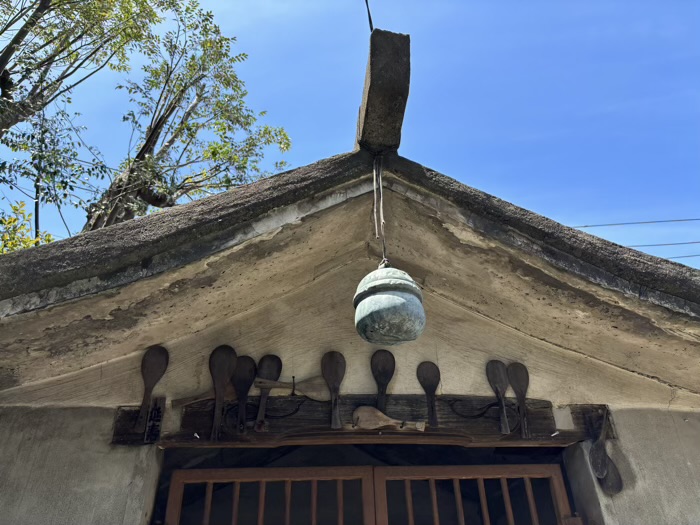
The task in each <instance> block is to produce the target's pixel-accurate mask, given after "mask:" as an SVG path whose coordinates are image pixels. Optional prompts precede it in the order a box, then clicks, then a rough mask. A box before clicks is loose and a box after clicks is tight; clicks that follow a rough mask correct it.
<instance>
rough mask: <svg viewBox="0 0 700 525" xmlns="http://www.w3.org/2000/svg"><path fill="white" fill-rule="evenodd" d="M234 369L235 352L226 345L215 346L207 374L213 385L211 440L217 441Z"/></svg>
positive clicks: (210, 356)
mask: <svg viewBox="0 0 700 525" xmlns="http://www.w3.org/2000/svg"><path fill="white" fill-rule="evenodd" d="M235 369H236V351H235V350H234V349H233V348H231V347H230V346H228V345H221V346H217V347H216V348H215V349H214V350H213V351H212V353H211V354H210V355H209V373H210V374H211V380H212V382H213V383H214V422H213V424H212V426H211V440H212V441H218V439H219V429H220V428H221V415H222V412H223V408H224V392H225V391H226V385H227V384H228V382H229V381H230V380H231V376H232V375H233V372H234V370H235Z"/></svg>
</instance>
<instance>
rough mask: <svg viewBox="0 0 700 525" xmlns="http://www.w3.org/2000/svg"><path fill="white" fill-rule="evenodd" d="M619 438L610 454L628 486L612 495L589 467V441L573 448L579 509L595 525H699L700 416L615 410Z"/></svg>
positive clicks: (569, 459)
mask: <svg viewBox="0 0 700 525" xmlns="http://www.w3.org/2000/svg"><path fill="white" fill-rule="evenodd" d="M612 417H613V422H614V424H615V431H616V434H617V437H618V439H616V440H614V441H612V442H608V452H609V454H610V456H611V457H612V459H613V460H614V461H615V464H616V465H617V466H618V469H619V470H620V475H621V477H622V479H623V483H624V490H623V491H622V492H621V493H620V494H617V495H615V496H612V497H610V496H606V495H605V494H604V493H603V492H602V491H601V490H600V488H599V486H598V484H597V482H596V481H595V479H594V477H593V473H592V472H591V471H590V466H589V465H588V452H589V450H590V444H589V443H581V444H579V445H576V446H574V447H571V448H570V449H568V450H567V453H566V457H565V458H566V459H565V463H566V468H567V473H568V477H569V480H570V482H571V488H572V491H573V493H574V499H575V502H576V507H577V509H578V511H579V512H580V514H581V516H582V517H584V518H585V523H587V524H589V525H659V524H673V525H697V524H698V523H700V499H698V494H700V478H698V475H697V473H698V471H699V470H700V441H699V440H698V435H700V414H698V413H695V412H677V411H666V410H639V409H613V410H612Z"/></svg>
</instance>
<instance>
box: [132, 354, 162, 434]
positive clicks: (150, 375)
mask: <svg viewBox="0 0 700 525" xmlns="http://www.w3.org/2000/svg"><path fill="white" fill-rule="evenodd" d="M169 360H170V356H169V355H168V351H167V350H166V349H165V348H164V347H162V346H160V345H153V346H149V347H148V349H147V350H146V353H145V354H143V358H142V359H141V377H143V400H142V401H141V409H140V410H139V416H138V419H136V424H135V425H134V430H135V431H136V432H145V431H146V420H147V419H148V409H149V408H150V406H151V396H152V395H153V388H154V387H155V386H156V384H158V381H160V379H161V378H162V377H163V375H165V371H166V369H167V368H168V362H169Z"/></svg>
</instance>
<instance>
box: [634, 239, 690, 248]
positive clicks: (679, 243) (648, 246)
mask: <svg viewBox="0 0 700 525" xmlns="http://www.w3.org/2000/svg"><path fill="white" fill-rule="evenodd" d="M686 244H700V241H688V242H662V243H659V244H629V245H627V246H626V248H651V247H654V246H683V245H686Z"/></svg>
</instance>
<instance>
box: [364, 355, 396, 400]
mask: <svg viewBox="0 0 700 525" xmlns="http://www.w3.org/2000/svg"><path fill="white" fill-rule="evenodd" d="M370 368H371V369H372V375H373V376H374V381H375V382H376V383H377V409H378V410H379V411H380V412H386V388H387V386H389V382H390V381H391V378H392V377H394V370H395V369H396V360H395V359H394V354H392V353H391V352H389V351H388V350H377V351H376V352H374V354H372V359H371V361H370Z"/></svg>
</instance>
